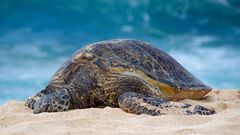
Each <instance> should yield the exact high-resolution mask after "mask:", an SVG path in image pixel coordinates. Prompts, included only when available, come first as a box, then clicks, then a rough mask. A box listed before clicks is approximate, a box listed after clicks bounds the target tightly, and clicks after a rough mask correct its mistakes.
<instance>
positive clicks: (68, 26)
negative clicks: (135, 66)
mask: <svg viewBox="0 0 240 135" xmlns="http://www.w3.org/2000/svg"><path fill="white" fill-rule="evenodd" d="M112 38H135V39H140V40H144V41H148V42H150V43H152V44H154V45H155V46H158V47H159V48H161V49H162V50H164V51H166V52H168V53H169V54H170V55H171V56H173V57H174V58H175V59H176V60H177V61H179V62H180V63H181V64H182V65H183V66H184V67H185V68H187V69H188V70H189V71H190V72H191V73H193V74H194V75H195V76H196V77H198V78H199V79H200V80H202V81H203V82H204V83H206V84H207V85H209V86H211V87H213V88H215V89H218V88H221V89H234V88H235V89H236V88H240V81H239V80H240V70H239V69H240V68H239V67H240V57H239V56H240V1H239V0H1V1H0V104H3V103H5V102H6V101H8V100H10V99H15V100H24V99H25V98H26V97H28V96H30V95H33V94H35V93H36V92H38V91H40V90H41V89H43V88H44V87H45V86H46V85H47V82H48V80H49V79H50V77H51V76H52V75H53V74H54V73H55V71H56V70H57V69H58V67H60V66H61V64H62V63H63V62H64V61H65V60H66V59H67V58H69V57H70V56H71V55H72V54H73V53H74V52H75V51H76V50H77V49H79V48H81V47H82V46H84V45H85V44H89V43H93V42H96V41H101V40H108V39H112Z"/></svg>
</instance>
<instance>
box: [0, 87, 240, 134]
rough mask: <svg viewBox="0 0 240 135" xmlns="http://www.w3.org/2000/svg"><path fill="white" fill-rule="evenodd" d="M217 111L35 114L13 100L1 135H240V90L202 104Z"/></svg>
mask: <svg viewBox="0 0 240 135" xmlns="http://www.w3.org/2000/svg"><path fill="white" fill-rule="evenodd" d="M181 102H186V103H191V104H201V105H205V106H207V107H209V108H213V109H215V110H216V111H217V114H215V115H211V116H200V115H191V116H184V115H162V116H156V117H153V116H148V115H134V114H129V113H126V112H123V111H122V110H121V109H119V108H110V107H106V108H104V109H100V108H90V109H82V110H73V111H69V112H59V113H41V114H33V112H32V110H31V109H28V108H26V107H25V106H24V104H23V102H18V101H9V102H7V103H6V104H4V105H2V106H0V135H25V134H29V135H39V134H42V135H47V134H51V135H72V134H76V135H80V134H83V135H87V134H99V135H101V134H110V135H112V134H168V135H169V134H174V135H178V134H179V135H185V134H203V135H205V134H211V135H212V134H216V135H221V134H222V135H240V90H239V91H236V90H235V91H234V90H220V91H213V92H211V93H209V94H208V96H207V97H206V99H204V100H201V101H193V100H189V99H187V100H183V101H181Z"/></svg>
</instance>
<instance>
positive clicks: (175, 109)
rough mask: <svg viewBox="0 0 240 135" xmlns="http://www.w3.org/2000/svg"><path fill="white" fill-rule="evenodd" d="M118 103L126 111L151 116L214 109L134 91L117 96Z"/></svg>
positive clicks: (212, 111)
mask: <svg viewBox="0 0 240 135" xmlns="http://www.w3.org/2000/svg"><path fill="white" fill-rule="evenodd" d="M118 105H119V106H120V108H121V109H123V110H124V111H126V112H129V113H134V114H147V115H152V116H157V115H163V114H185V115H191V114H200V115H212V114H214V113H215V111H214V110H210V109H207V108H205V107H203V106H200V105H197V106H192V105H189V104H184V103H178V102H172V101H166V100H163V99H160V98H156V97H153V96H150V95H143V94H139V93H136V92H126V93H124V94H122V95H120V96H119V98H118Z"/></svg>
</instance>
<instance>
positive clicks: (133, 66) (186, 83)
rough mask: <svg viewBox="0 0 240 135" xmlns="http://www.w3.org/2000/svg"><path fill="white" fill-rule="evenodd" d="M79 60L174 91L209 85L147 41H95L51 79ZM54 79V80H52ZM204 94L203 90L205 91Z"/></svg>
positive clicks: (200, 88) (67, 71) (69, 68)
mask: <svg viewBox="0 0 240 135" xmlns="http://www.w3.org/2000/svg"><path fill="white" fill-rule="evenodd" d="M83 59H87V60H90V61H91V62H92V63H94V64H96V65H97V66H98V67H99V68H101V69H103V70H106V71H109V72H119V73H122V74H126V73H127V74H130V73H134V74H135V75H140V76H141V77H143V78H147V79H145V80H146V81H149V83H151V84H156V83H159V84H161V87H162V86H164V87H167V88H168V89H174V90H178V91H186V90H193V91H194V90H206V91H210V90H211V88H210V87H208V86H206V85H205V84H204V83H203V82H201V81H200V80H199V79H197V78H196V77H195V76H194V75H193V74H191V73H190V72H188V71H187V70H186V69H185V68H184V67H183V66H181V65H180V64H179V63H178V62H177V61H176V60H175V59H174V58H173V57H171V56H170V55H168V54H167V53H165V52H164V51H162V50H160V49H159V48H156V47H154V46H152V45H150V44H149V43H146V42H143V41H139V40H131V39H116V40H108V41H102V42H97V43H94V44H91V45H87V46H86V47H84V48H82V49H80V50H78V51H77V52H76V53H75V54H74V55H73V57H72V58H71V60H69V61H67V62H65V64H64V65H63V66H62V67H61V68H60V69H59V70H58V72H57V73H56V74H55V76H54V77H53V79H52V81H53V82H54V80H56V79H58V80H59V77H60V76H62V77H64V76H65V77H66V76H67V75H64V74H66V73H69V72H71V71H69V70H72V69H74V68H73V67H74V66H76V65H77V64H79V63H81V61H82V60H83ZM54 78H55V79H54ZM205 94H206V93H205Z"/></svg>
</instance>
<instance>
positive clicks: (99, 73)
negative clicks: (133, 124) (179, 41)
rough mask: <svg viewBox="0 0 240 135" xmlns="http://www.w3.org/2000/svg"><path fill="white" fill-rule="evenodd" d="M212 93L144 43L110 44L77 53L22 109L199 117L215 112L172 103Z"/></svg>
mask: <svg viewBox="0 0 240 135" xmlns="http://www.w3.org/2000/svg"><path fill="white" fill-rule="evenodd" d="M210 91H211V88H210V87H208V86H206V85H205V84H204V83H202V82H201V81H200V80H198V79H197V78H196V77H194V76H193V75H192V74H191V73H190V72H188V71H187V70H186V69H185V68H183V67H182V66H181V65H180V64H179V63H178V62H177V61H176V60H174V59H173V58H172V57H171V56H169V55H168V54H167V53H165V52H163V51H162V50H160V49H158V48H156V47H154V46H152V45H150V44H149V43H146V42H143V41H139V40H132V39H115V40H108V41H102V42H97V43H93V44H90V45H87V46H85V47H84V48H82V49H80V50H78V51H77V52H76V53H75V54H74V55H73V56H72V58H71V59H69V60H67V61H66V62H65V63H64V64H63V65H62V66H61V68H60V69H58V70H57V72H56V73H55V75H54V76H53V77H52V78H51V80H50V81H49V83H48V85H47V87H46V88H45V89H44V90H42V91H40V92H39V93H38V94H36V95H35V96H34V97H29V98H28V99H27V100H26V101H25V104H26V106H28V107H30V108H32V109H33V110H34V113H41V112H61V111H68V110H71V109H83V108H90V107H105V106H110V107H120V108H121V109H122V110H124V111H126V112H129V113H134V114H148V115H153V116H155V115H161V114H201V115H211V114H214V113H215V111H214V110H212V109H207V108H205V107H203V106H200V105H190V104H185V103H180V102H176V101H178V100H181V99H185V98H189V99H202V98H203V97H204V96H205V95H206V94H207V93H208V92H210Z"/></svg>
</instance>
